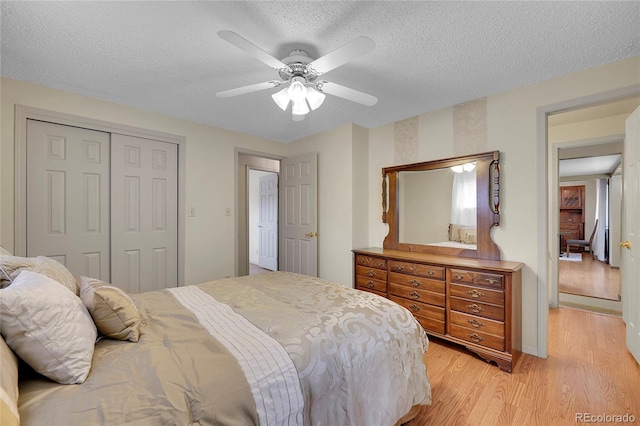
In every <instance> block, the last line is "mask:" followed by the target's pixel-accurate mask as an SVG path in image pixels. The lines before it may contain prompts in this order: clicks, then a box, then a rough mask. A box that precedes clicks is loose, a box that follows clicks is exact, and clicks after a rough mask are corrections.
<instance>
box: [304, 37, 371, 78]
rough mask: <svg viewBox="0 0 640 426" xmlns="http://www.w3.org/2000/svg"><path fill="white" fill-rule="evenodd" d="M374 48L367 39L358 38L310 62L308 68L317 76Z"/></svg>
mask: <svg viewBox="0 0 640 426" xmlns="http://www.w3.org/2000/svg"><path fill="white" fill-rule="evenodd" d="M375 47H376V43H375V42H374V41H373V40H371V39H370V38H369V37H364V36H362V37H358V38H357V39H355V40H353V41H351V42H349V43H347V44H345V45H344V46H342V47H338V48H337V49H336V50H334V51H333V52H330V53H327V54H326V55H324V56H321V57H319V58H318V59H316V60H315V61H313V62H311V63H310V64H309V65H308V67H309V68H312V69H313V70H314V71H315V72H316V73H317V74H318V75H320V74H324V73H325V72H328V71H331V70H332V69H334V68H338V67H339V66H340V65H343V64H346V63H347V62H349V61H351V60H352V59H355V58H357V57H359V56H362V55H365V54H367V53H369V52H371V51H372V50H373V49H374V48H375Z"/></svg>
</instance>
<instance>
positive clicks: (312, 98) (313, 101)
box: [307, 87, 326, 110]
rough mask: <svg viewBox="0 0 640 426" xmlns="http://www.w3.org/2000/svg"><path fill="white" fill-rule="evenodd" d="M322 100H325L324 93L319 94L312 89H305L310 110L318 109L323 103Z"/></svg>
mask: <svg viewBox="0 0 640 426" xmlns="http://www.w3.org/2000/svg"><path fill="white" fill-rule="evenodd" d="M324 98H326V96H325V94H324V93H320V92H319V91H317V90H316V89H314V88H313V87H307V102H309V107H311V109H312V110H316V109H317V108H319V107H320V105H322V103H323V102H324Z"/></svg>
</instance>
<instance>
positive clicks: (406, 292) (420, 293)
mask: <svg viewBox="0 0 640 426" xmlns="http://www.w3.org/2000/svg"><path fill="white" fill-rule="evenodd" d="M389 294H393V295H394V296H398V297H404V298H406V299H410V300H414V301H417V302H423V303H430V304H432V305H437V306H442V307H444V293H434V292H431V291H427V290H420V289H417V288H410V287H407V286H404V285H399V284H394V283H390V284H389Z"/></svg>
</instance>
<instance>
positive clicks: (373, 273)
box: [367, 271, 376, 277]
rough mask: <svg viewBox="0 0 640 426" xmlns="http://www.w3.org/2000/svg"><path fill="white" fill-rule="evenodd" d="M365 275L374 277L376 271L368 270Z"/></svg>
mask: <svg viewBox="0 0 640 426" xmlns="http://www.w3.org/2000/svg"><path fill="white" fill-rule="evenodd" d="M367 275H369V276H370V277H375V276H376V273H375V272H373V271H369V272H367Z"/></svg>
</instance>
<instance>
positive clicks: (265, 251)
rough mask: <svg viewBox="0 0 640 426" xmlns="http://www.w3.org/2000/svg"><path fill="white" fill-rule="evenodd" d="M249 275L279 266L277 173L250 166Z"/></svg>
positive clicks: (272, 269)
mask: <svg viewBox="0 0 640 426" xmlns="http://www.w3.org/2000/svg"><path fill="white" fill-rule="evenodd" d="M248 185H249V190H248V209H249V221H248V225H247V226H248V231H249V232H248V233H249V275H255V274H261V273H264V272H268V271H277V270H278V174H277V173H274V172H270V171H264V170H258V169H253V168H250V169H249V177H248Z"/></svg>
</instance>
